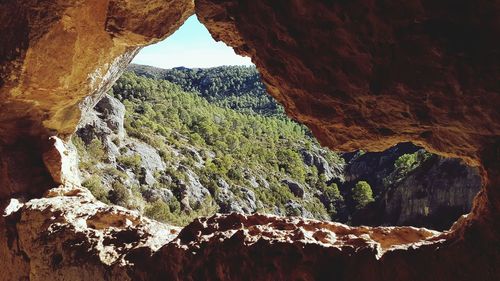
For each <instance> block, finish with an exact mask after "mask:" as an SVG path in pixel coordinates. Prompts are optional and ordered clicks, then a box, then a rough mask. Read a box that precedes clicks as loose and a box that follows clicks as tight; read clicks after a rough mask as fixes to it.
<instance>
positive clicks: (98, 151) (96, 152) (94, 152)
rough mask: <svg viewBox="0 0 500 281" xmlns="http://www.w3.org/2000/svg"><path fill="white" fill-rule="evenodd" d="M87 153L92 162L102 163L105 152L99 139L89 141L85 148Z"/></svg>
mask: <svg viewBox="0 0 500 281" xmlns="http://www.w3.org/2000/svg"><path fill="white" fill-rule="evenodd" d="M87 151H88V153H89V155H90V157H92V158H93V159H94V160H96V161H102V160H104V159H106V151H105V150H104V146H103V145H102V142H101V141H100V140H99V139H93V140H92V141H90V143H89V145H88V146H87Z"/></svg>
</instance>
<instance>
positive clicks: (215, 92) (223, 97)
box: [129, 64, 286, 118]
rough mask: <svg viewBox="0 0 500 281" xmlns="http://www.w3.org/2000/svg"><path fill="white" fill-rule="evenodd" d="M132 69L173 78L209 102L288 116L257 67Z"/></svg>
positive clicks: (245, 111) (265, 114)
mask: <svg viewBox="0 0 500 281" xmlns="http://www.w3.org/2000/svg"><path fill="white" fill-rule="evenodd" d="M129 70H131V71H133V72H134V73H136V74H137V75H139V76H144V77H148V78H154V79H160V80H166V81H170V82H172V83H174V84H176V85H179V86H181V88H182V89H183V90H184V91H187V92H197V93H199V94H200V95H201V96H202V97H204V98H205V99H207V100H208V101H209V102H210V103H213V104H215V105H218V106H221V107H227V108H231V109H234V110H237V111H239V112H243V113H258V114H259V115H263V116H270V115H273V116H280V117H285V118H286V116H285V115H284V109H283V107H282V106H281V105H280V104H278V103H277V102H276V101H275V100H274V99H273V98H272V97H271V96H270V95H268V94H267V93H266V89H265V87H264V85H263V84H262V82H261V81H260V75H259V73H258V72H257V70H256V69H255V67H246V66H221V67H214V68H197V69H191V68H185V67H177V68H173V69H161V68H155V67H151V66H144V65H135V64H132V65H130V66H129Z"/></svg>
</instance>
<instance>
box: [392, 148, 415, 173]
mask: <svg viewBox="0 0 500 281" xmlns="http://www.w3.org/2000/svg"><path fill="white" fill-rule="evenodd" d="M416 163H417V152H415V153H412V154H403V155H401V156H399V158H398V159H397V160H396V162H394V167H395V168H396V170H400V171H403V172H407V171H410V170H412V169H413V167H414V166H415V164H416Z"/></svg>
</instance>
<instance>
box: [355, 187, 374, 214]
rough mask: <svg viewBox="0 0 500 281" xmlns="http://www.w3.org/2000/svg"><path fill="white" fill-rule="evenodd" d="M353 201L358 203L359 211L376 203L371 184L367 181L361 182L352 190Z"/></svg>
mask: <svg viewBox="0 0 500 281" xmlns="http://www.w3.org/2000/svg"><path fill="white" fill-rule="evenodd" d="M352 199H353V200H354V201H355V202H356V209H358V210H359V209H363V208H364V207H365V206H366V205H368V204H369V203H371V202H373V201H375V200H374V199H373V192H372V188H371V186H370V184H369V183H367V182H366V181H359V182H358V183H357V184H356V186H354V188H353V190H352Z"/></svg>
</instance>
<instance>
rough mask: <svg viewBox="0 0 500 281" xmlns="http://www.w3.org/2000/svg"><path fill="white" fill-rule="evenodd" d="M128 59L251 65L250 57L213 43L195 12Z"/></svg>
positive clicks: (171, 63) (156, 62) (153, 63)
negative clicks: (168, 35) (167, 35)
mask: <svg viewBox="0 0 500 281" xmlns="http://www.w3.org/2000/svg"><path fill="white" fill-rule="evenodd" d="M132 62H133V63H137V64H145V65H151V66H156V67H160V68H172V67H177V66H185V67H190V68H194V67H201V68H205V67H214V66H221V65H252V62H251V60H250V58H247V57H241V56H239V55H236V54H235V53H234V51H233V49H232V48H230V47H228V46H227V45H226V44H224V43H222V42H215V40H214V39H213V38H212V36H211V35H210V33H209V32H208V30H207V29H206V28H205V26H204V25H202V24H201V23H200V22H199V21H198V19H197V18H196V16H195V15H193V16H191V17H190V18H189V19H187V20H186V22H185V23H184V24H183V25H182V26H181V27H180V28H179V29H178V30H177V31H176V32H175V33H174V34H172V35H171V36H170V37H168V38H167V39H165V40H163V41H161V42H159V43H157V44H154V45H150V46H147V47H145V48H143V49H142V50H141V51H140V52H139V54H137V56H136V57H135V58H134V60H133V61H132Z"/></svg>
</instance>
